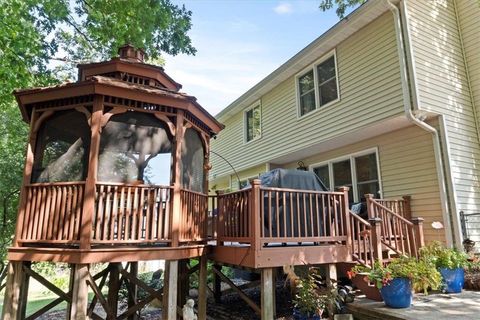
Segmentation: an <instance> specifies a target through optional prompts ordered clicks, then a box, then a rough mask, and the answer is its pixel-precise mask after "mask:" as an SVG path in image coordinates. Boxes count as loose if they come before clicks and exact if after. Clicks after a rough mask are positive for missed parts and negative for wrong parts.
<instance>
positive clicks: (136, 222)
mask: <svg viewBox="0 0 480 320" xmlns="http://www.w3.org/2000/svg"><path fill="white" fill-rule="evenodd" d="M132 216H133V222H132V231H133V235H132V239H135V240H140V239H141V234H140V233H141V228H142V224H141V221H142V212H141V210H140V208H139V207H138V188H135V190H134V192H133V203H132Z"/></svg>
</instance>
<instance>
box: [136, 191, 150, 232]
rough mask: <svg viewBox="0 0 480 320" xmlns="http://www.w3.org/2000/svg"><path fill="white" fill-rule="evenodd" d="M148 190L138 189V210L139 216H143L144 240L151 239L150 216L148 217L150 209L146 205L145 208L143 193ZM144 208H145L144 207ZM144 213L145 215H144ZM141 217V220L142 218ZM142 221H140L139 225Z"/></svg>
mask: <svg viewBox="0 0 480 320" xmlns="http://www.w3.org/2000/svg"><path fill="white" fill-rule="evenodd" d="M146 192H148V189H145V188H142V189H140V203H139V211H140V217H143V216H144V218H143V219H144V221H145V236H144V239H145V240H150V239H152V225H151V224H152V218H151V217H150V210H149V207H148V206H147V207H146V208H145V193H146ZM147 199H148V193H147ZM144 208H145V209H144ZM144 213H145V215H144ZM143 219H142V220H143ZM142 224H143V223H142V222H141V223H140V226H141V225H142Z"/></svg>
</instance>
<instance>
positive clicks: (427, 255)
mask: <svg viewBox="0 0 480 320" xmlns="http://www.w3.org/2000/svg"><path fill="white" fill-rule="evenodd" d="M420 256H421V258H422V259H424V260H427V261H429V262H430V263H433V264H434V265H435V266H436V267H437V268H449V269H455V268H465V267H467V266H468V256H467V254H466V253H464V252H462V251H458V250H457V249H455V248H446V247H445V246H444V245H443V244H441V243H440V242H438V241H434V242H432V243H430V244H429V245H427V246H425V247H423V248H420Z"/></svg>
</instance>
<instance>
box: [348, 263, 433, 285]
mask: <svg viewBox="0 0 480 320" xmlns="http://www.w3.org/2000/svg"><path fill="white" fill-rule="evenodd" d="M355 274H364V275H365V276H366V277H367V280H368V281H371V282H374V283H375V285H376V286H377V288H379V289H380V288H382V287H383V286H387V285H389V283H390V281H392V280H393V279H395V278H408V279H410V281H411V282H412V287H413V289H414V290H415V291H423V292H424V293H425V294H427V290H428V289H429V288H431V289H433V290H437V289H438V288H439V287H440V285H441V281H442V277H441V275H440V273H439V272H438V270H437V268H436V267H435V265H434V264H433V263H431V261H428V260H425V259H416V258H412V257H400V258H395V259H393V260H392V261H391V262H390V263H389V264H387V265H386V266H384V265H382V264H381V263H379V262H378V261H376V262H375V265H374V267H373V268H372V269H370V268H368V267H365V266H361V265H357V266H355V267H353V268H352V270H351V273H350V276H354V275H355Z"/></svg>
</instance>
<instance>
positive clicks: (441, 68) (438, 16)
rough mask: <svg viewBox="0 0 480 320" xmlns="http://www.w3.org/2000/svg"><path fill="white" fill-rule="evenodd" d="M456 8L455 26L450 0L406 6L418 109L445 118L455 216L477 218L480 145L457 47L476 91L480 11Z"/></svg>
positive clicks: (465, 0) (471, 4)
mask: <svg viewBox="0 0 480 320" xmlns="http://www.w3.org/2000/svg"><path fill="white" fill-rule="evenodd" d="M456 3H457V5H458V7H457V9H458V15H459V21H457V18H456V10H455V2H454V1H453V0H448V1H433V0H428V1H408V2H407V4H408V11H409V16H410V29H411V38H412V47H413V55H414V59H415V64H416V68H415V71H416V74H417V80H418V83H417V86H418V91H419V95H420V97H419V100H420V102H419V103H420V109H424V110H427V111H432V112H437V113H441V114H444V115H445V120H446V127H447V131H448V139H449V146H448V148H449V150H448V151H449V153H450V165H451V167H450V169H449V170H450V172H451V175H452V178H453V183H454V189H455V193H456V200H457V210H458V211H460V210H464V211H475V212H480V188H479V187H480V183H479V174H480V173H479V168H480V145H479V141H478V134H477V123H476V121H475V112H474V109H473V104H472V100H471V96H470V90H469V82H468V78H467V69H466V67H465V61H464V58H463V49H462V46H461V44H462V41H461V40H462V39H463V42H464V43H465V48H466V53H467V55H466V57H467V63H468V61H469V60H472V66H470V65H468V67H469V70H468V71H469V72H470V73H471V75H470V79H471V80H472V81H471V84H473V83H475V84H476V85H480V84H477V82H475V81H478V83H480V67H479V66H480V62H479V61H480V45H479V43H480V42H479V40H478V39H479V30H480V13H479V12H480V9H478V2H477V1H474V0H456ZM475 5H476V6H477V8H475ZM460 31H461V32H460ZM461 34H462V35H463V37H462V39H461V38H460V35H461ZM473 60H475V62H473ZM475 76H476V77H477V78H475ZM475 79H478V80H475ZM477 88H478V89H477ZM475 89H476V91H474V93H475V94H476V95H477V96H479V95H478V94H479V93H480V87H475ZM475 89H474V90H475ZM477 107H478V106H477ZM477 113H478V111H477ZM477 116H478V114H477ZM451 200H452V199H451ZM453 214H458V212H457V213H453Z"/></svg>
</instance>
